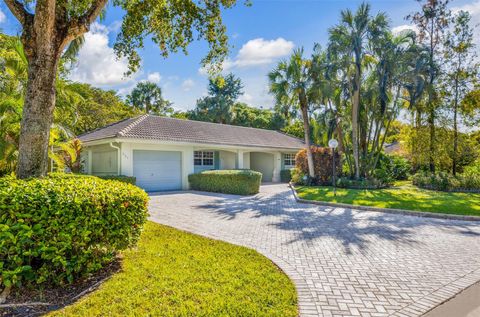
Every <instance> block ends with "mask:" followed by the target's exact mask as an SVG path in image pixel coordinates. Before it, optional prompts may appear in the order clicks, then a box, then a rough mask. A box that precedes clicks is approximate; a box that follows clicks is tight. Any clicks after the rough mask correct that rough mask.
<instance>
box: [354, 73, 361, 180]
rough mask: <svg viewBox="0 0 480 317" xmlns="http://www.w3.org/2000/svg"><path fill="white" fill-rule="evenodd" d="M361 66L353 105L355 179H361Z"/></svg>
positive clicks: (355, 84)
mask: <svg viewBox="0 0 480 317" xmlns="http://www.w3.org/2000/svg"><path fill="white" fill-rule="evenodd" d="M360 67H361V65H359V64H357V65H356V72H355V80H354V86H355V87H354V92H353V105H352V143H353V144H352V145H353V147H352V148H353V160H354V164H355V179H359V178H360V162H359V161H360V158H359V149H358V146H359V144H358V132H359V131H358V126H359V118H358V117H359V110H360V76H361V73H360V72H361V69H360Z"/></svg>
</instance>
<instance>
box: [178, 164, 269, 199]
mask: <svg viewBox="0 0 480 317" xmlns="http://www.w3.org/2000/svg"><path fill="white" fill-rule="evenodd" d="M188 181H189V182H190V187H191V188H192V189H195V190H201V191H207V192H216V193H225V194H236V195H253V194H256V193H258V191H259V189H260V183H261V181H262V173H259V172H255V171H251V170H218V171H204V172H201V173H197V174H191V175H189V176H188Z"/></svg>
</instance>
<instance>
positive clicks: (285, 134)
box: [273, 130, 305, 143]
mask: <svg viewBox="0 0 480 317" xmlns="http://www.w3.org/2000/svg"><path fill="white" fill-rule="evenodd" d="M273 131H275V132H277V133H280V134H282V135H284V136H288V137H290V138H292V139H296V140H300V141H301V142H303V143H305V140H303V139H301V138H299V137H296V136H294V135H291V134H289V133H287V132H284V131H280V130H273Z"/></svg>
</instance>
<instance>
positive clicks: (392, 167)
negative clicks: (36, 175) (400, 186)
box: [374, 154, 412, 183]
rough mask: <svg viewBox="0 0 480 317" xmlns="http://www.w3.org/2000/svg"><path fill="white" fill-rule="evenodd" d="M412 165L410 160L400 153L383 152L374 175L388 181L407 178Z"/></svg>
mask: <svg viewBox="0 0 480 317" xmlns="http://www.w3.org/2000/svg"><path fill="white" fill-rule="evenodd" d="M411 169H412V166H411V164H410V162H409V161H408V160H407V159H405V158H403V157H401V156H398V155H388V154H381V156H380V159H379V160H378V164H377V168H376V169H375V171H374V176H375V177H376V178H378V179H382V180H384V181H385V182H386V183H391V182H393V181H400V180H407V179H408V176H409V175H410V171H411Z"/></svg>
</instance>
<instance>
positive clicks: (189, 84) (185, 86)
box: [182, 78, 195, 91]
mask: <svg viewBox="0 0 480 317" xmlns="http://www.w3.org/2000/svg"><path fill="white" fill-rule="evenodd" d="M194 86H195V82H194V81H193V80H192V79H190V78H188V79H185V80H184V81H183V82H182V89H183V91H190V90H191V89H192V88H193V87H194Z"/></svg>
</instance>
